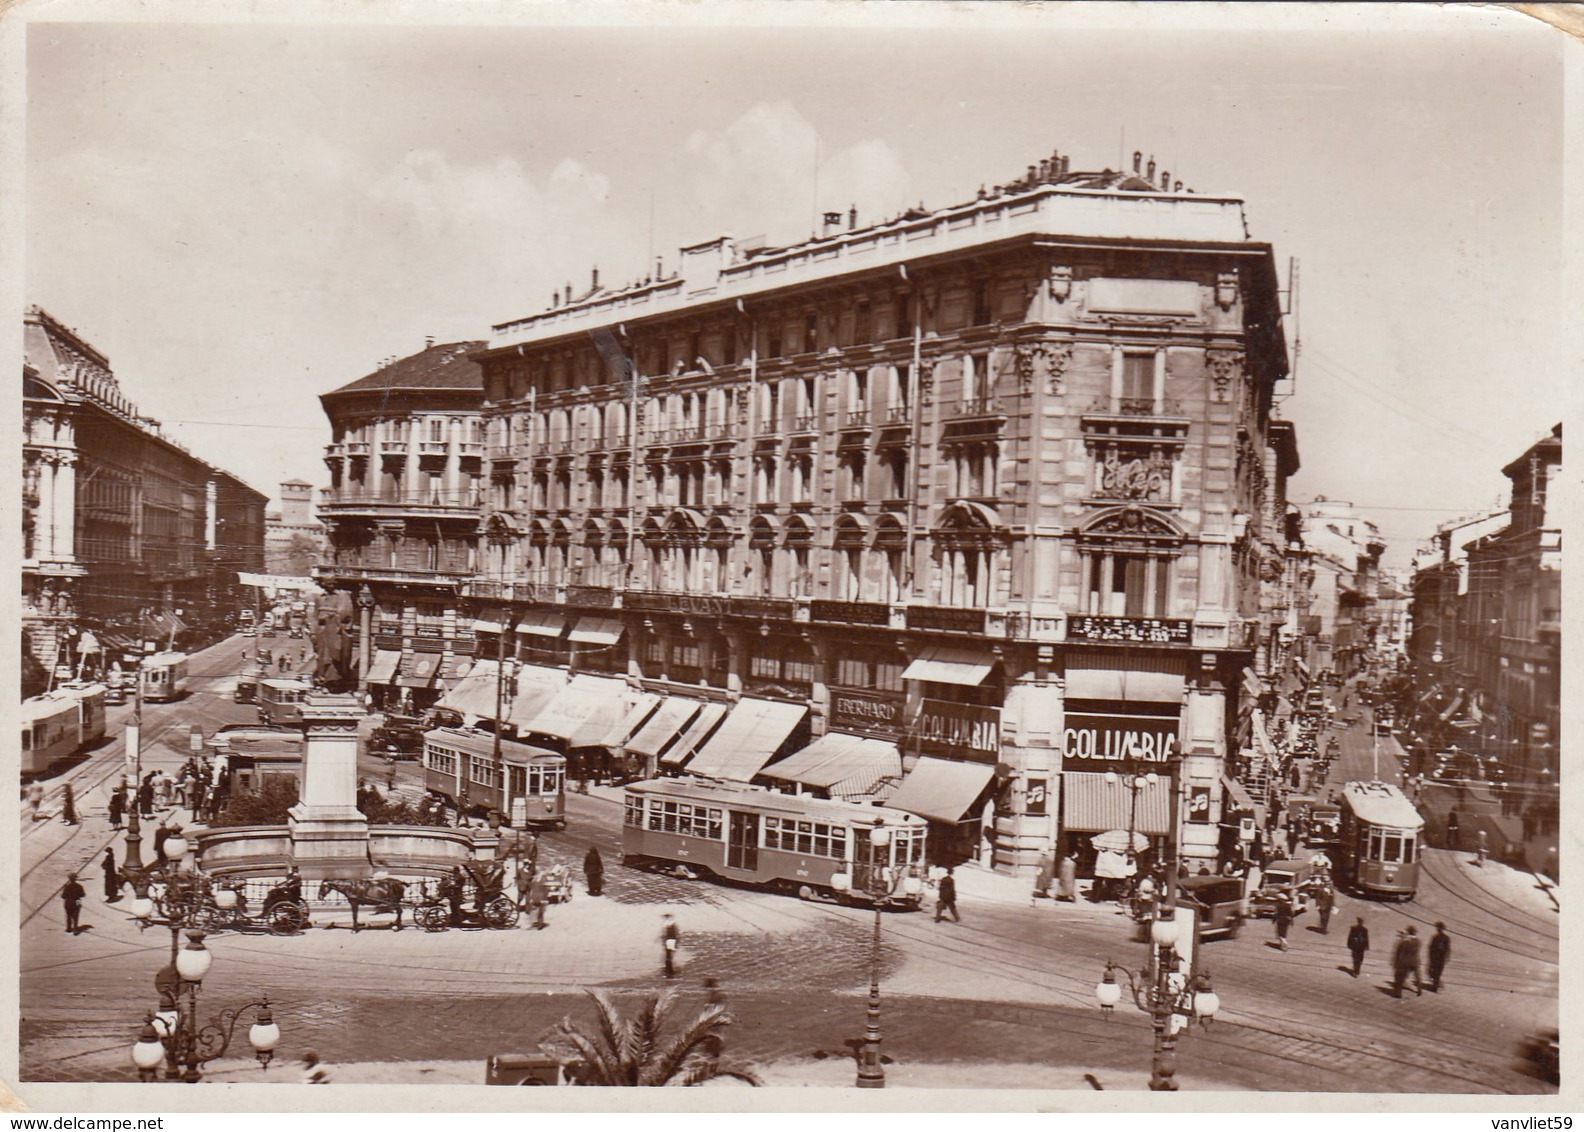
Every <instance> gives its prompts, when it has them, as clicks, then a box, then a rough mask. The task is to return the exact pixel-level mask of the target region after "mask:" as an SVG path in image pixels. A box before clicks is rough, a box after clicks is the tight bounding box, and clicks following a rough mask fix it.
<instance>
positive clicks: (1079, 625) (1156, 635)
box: [1067, 616, 1193, 645]
mask: <svg viewBox="0 0 1584 1132" xmlns="http://www.w3.org/2000/svg"><path fill="white" fill-rule="evenodd" d="M1192 633H1193V622H1192V621H1190V620H1188V619H1187V618H1184V617H1101V616H1084V617H1074V618H1072V619H1070V620H1069V621H1068V622H1067V639H1068V640H1069V641H1097V642H1100V643H1114V644H1127V645H1186V644H1190V643H1192Z"/></svg>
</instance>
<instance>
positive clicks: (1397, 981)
mask: <svg viewBox="0 0 1584 1132" xmlns="http://www.w3.org/2000/svg"><path fill="white" fill-rule="evenodd" d="M1409 975H1412V976H1413V981H1414V994H1415V995H1422V994H1424V977H1423V976H1422V975H1420V973H1419V930H1418V929H1417V928H1415V927H1413V926H1412V925H1410V926H1409V927H1408V928H1407V929H1406V930H1405V931H1404V932H1403V933H1402V934H1401V935H1400V936H1398V937H1397V944H1396V946H1395V947H1393V948H1392V976H1393V977H1392V994H1393V995H1395V996H1396V997H1397V998H1401V997H1402V992H1403V984H1404V983H1406V982H1407V981H1408V976H1409Z"/></svg>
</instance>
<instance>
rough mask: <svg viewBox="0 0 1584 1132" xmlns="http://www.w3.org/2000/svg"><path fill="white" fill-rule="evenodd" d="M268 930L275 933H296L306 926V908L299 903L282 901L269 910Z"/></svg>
mask: <svg viewBox="0 0 1584 1132" xmlns="http://www.w3.org/2000/svg"><path fill="white" fill-rule="evenodd" d="M266 919H267V920H268V921H269V930H270V931H272V932H274V933H275V934H276V935H296V934H297V933H298V932H300V931H302V930H303V929H304V928H306V927H307V926H308V909H307V908H305V907H304V906H303V905H301V904H295V903H291V902H289V901H282V902H281V903H279V904H277V905H275V907H273V908H271V909H270V910H269V915H268V916H267V917H266Z"/></svg>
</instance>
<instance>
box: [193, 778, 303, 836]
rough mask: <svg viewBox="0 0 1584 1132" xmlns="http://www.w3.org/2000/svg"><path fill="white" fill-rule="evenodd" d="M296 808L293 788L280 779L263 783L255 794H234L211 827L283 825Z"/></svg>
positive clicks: (268, 779)
mask: <svg viewBox="0 0 1584 1132" xmlns="http://www.w3.org/2000/svg"><path fill="white" fill-rule="evenodd" d="M296 804H297V784H296V783H295V782H291V781H289V780H287V779H284V778H280V777H270V778H266V779H265V780H264V786H263V788H262V789H261V790H259V792H258V793H256V794H235V793H233V794H232V795H231V797H230V799H229V800H228V801H227V802H226V807H225V809H224V810H222V811H220V816H219V817H218V818H216V819H215V820H214V823H213V824H214V825H215V826H216V827H217V828H218V827H220V826H230V825H285V824H286V817H287V811H288V810H290V809H291V808H292V807H293V806H295V805H296Z"/></svg>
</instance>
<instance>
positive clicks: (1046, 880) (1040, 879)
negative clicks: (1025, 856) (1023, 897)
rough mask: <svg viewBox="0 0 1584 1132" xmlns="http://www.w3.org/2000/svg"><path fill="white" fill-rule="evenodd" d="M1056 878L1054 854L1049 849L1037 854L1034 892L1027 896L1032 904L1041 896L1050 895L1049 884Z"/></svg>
mask: <svg viewBox="0 0 1584 1132" xmlns="http://www.w3.org/2000/svg"><path fill="white" fill-rule="evenodd" d="M1055 880H1056V855H1055V854H1054V853H1051V852H1049V851H1047V852H1044V853H1041V854H1040V856H1039V867H1038V868H1037V869H1036V871H1035V873H1034V892H1033V894H1032V895H1031V896H1030V897H1029V903H1030V904H1032V903H1033V902H1034V901H1035V900H1037V899H1038V898H1039V897H1041V896H1046V897H1048V896H1050V895H1051V884H1052V883H1053V882H1054V881H1055Z"/></svg>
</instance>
